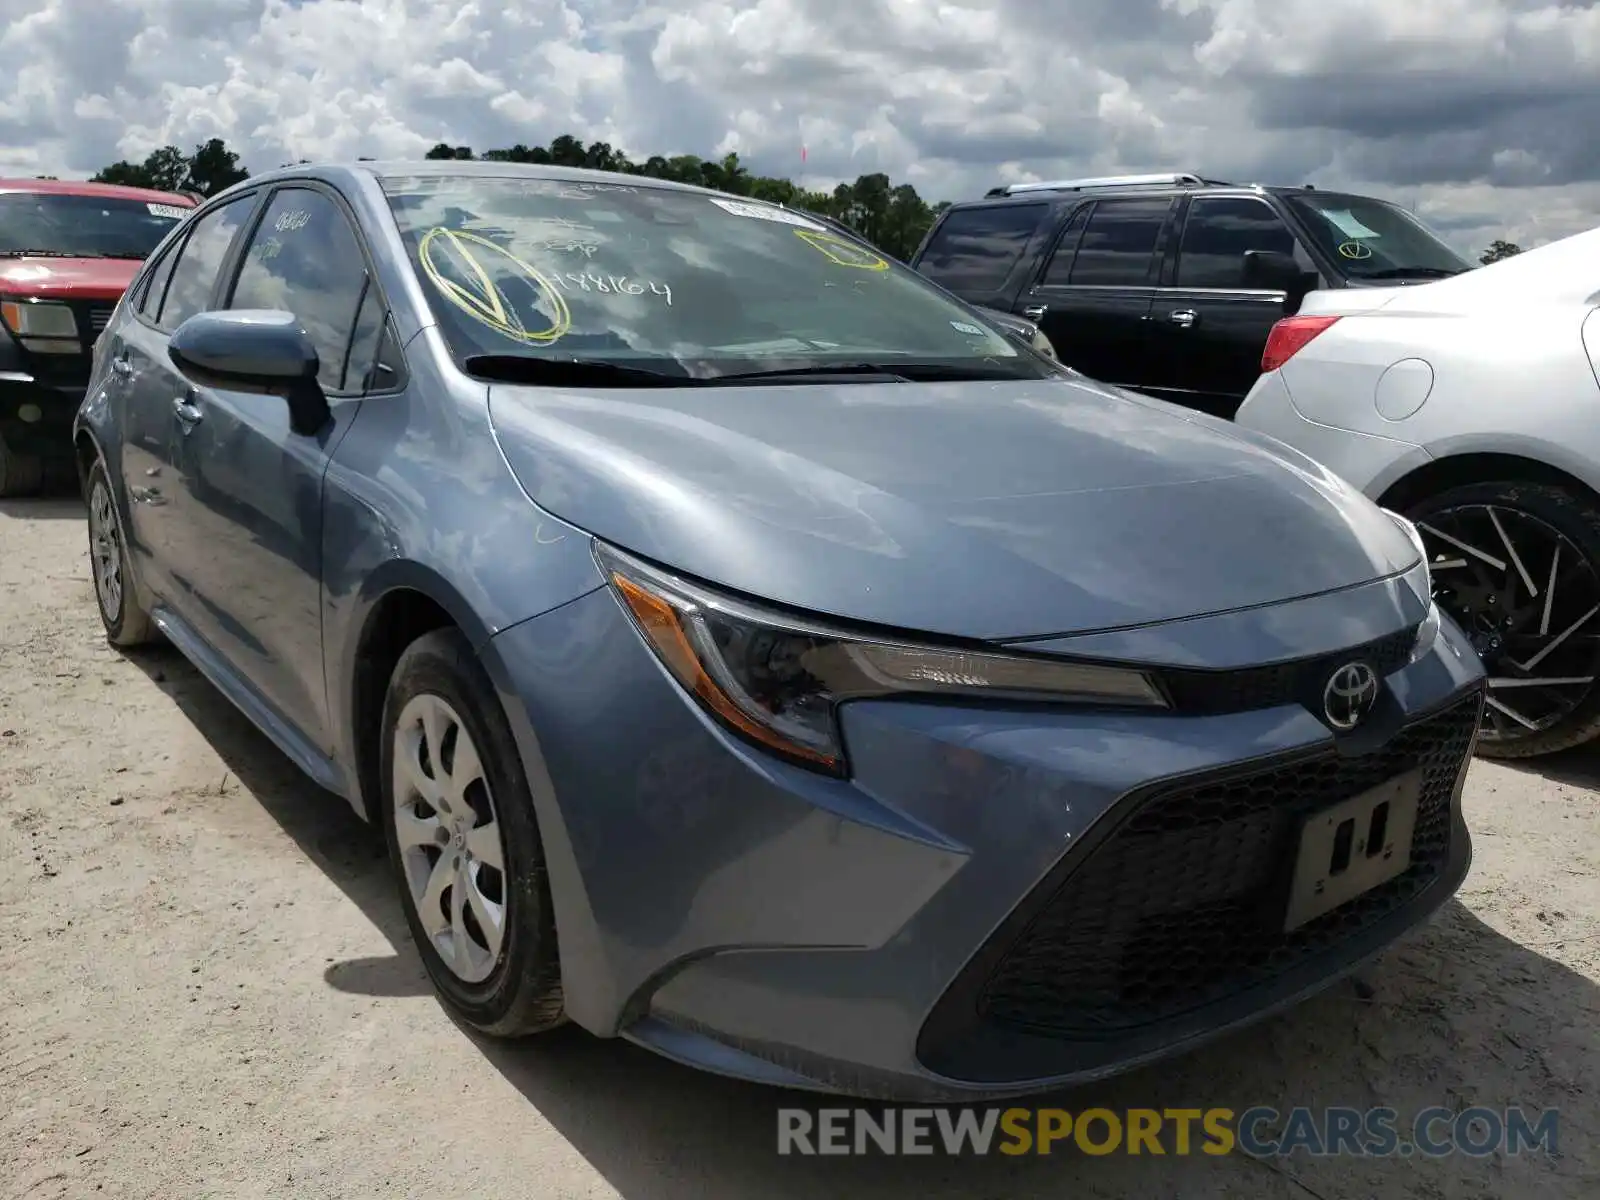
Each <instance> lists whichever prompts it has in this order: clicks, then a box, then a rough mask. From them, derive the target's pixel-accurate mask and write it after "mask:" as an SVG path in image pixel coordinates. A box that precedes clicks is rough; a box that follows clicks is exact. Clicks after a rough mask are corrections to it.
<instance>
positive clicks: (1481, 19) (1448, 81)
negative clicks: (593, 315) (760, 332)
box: [0, 0, 1600, 249]
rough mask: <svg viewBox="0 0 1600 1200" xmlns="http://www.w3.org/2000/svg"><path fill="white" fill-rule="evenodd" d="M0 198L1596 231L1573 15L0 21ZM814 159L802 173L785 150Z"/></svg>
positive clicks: (900, 13)
mask: <svg viewBox="0 0 1600 1200" xmlns="http://www.w3.org/2000/svg"><path fill="white" fill-rule="evenodd" d="M0 62H4V63H5V64H7V71H6V75H7V77H8V79H9V81H10V83H9V86H8V87H7V88H6V89H4V90H0V173H15V174H29V175H31V174H59V175H63V176H70V175H86V174H88V173H90V172H92V171H94V170H95V169H97V168H98V167H100V166H102V165H104V164H105V163H107V162H109V161H114V160H116V159H118V158H142V157H143V156H144V155H145V154H146V153H148V152H149V151H150V150H151V149H153V148H155V147H157V146H160V145H163V144H167V143H174V144H177V145H180V146H183V147H184V148H186V149H187V148H189V147H192V146H193V145H194V144H196V143H198V142H200V141H203V140H205V139H207V138H210V137H215V136H220V137H223V138H225V139H226V140H227V141H228V143H229V144H230V146H232V147H233V148H234V149H236V150H239V151H241V153H242V155H243V159H244V162H245V165H246V166H249V167H252V168H256V169H261V168H268V167H274V166H277V165H278V164H279V163H281V162H284V161H286V160H290V159H298V158H322V157H327V156H336V157H354V156H356V155H362V154H365V155H375V156H379V157H390V156H394V157H404V156H408V155H420V154H421V153H422V152H423V151H424V150H426V149H427V148H428V147H429V146H430V145H432V144H434V143H435V142H438V141H449V142H451V143H453V144H465V145H470V146H473V147H475V148H477V149H479V150H482V149H487V148H490V147H493V146H503V145H510V144H512V143H515V142H518V141H521V142H527V143H530V144H531V143H536V142H548V141H549V140H550V138H551V137H553V136H555V135H556V134H559V133H572V134H574V135H576V136H578V137H580V138H583V139H584V140H586V141H588V140H594V139H604V140H606V141H609V142H611V143H612V144H613V145H617V146H620V147H622V148H624V149H626V150H627V151H628V152H630V153H632V154H635V155H637V156H640V157H643V156H646V155H649V154H652V153H662V154H672V153H694V154H701V155H711V154H721V153H724V152H726V151H728V150H737V151H738V152H739V154H740V156H741V157H742V158H744V159H745V160H746V161H747V162H748V163H749V164H750V165H751V166H752V168H754V169H756V170H758V171H760V172H762V173H770V174H787V175H789V176H790V177H794V178H804V179H806V181H807V182H809V183H812V184H814V185H828V186H831V184H832V183H833V182H834V181H836V180H837V179H839V178H841V177H845V178H854V177H855V176H856V175H858V174H861V173H863V172H866V171H874V170H882V171H886V172H888V174H889V175H890V176H891V177H892V178H893V179H895V180H896V181H897V182H898V181H901V180H909V181H910V182H912V183H914V184H915V185H916V186H917V189H918V190H919V191H920V192H922V193H923V194H924V195H926V196H928V197H929V198H931V199H956V198H962V197H968V196H972V195H977V194H981V193H982V191H983V190H985V189H986V188H988V187H990V186H992V185H993V184H994V183H996V182H998V181H1001V180H1011V179H1029V178H1049V177H1059V176H1062V175H1074V174H1100V173H1104V172H1109V171H1114V170H1122V169H1127V170H1156V169H1167V168H1183V169H1190V170H1197V171H1200V172H1201V173H1203V174H1208V175H1211V176H1214V177H1218V178H1224V179H1247V180H1254V181H1262V182H1279V183H1300V182H1313V183H1317V184H1319V185H1321V186H1324V187H1332V186H1340V187H1348V188H1353V189H1357V190H1363V191H1368V192H1372V193H1376V194H1379V195H1384V196H1388V197H1391V198H1394V199H1397V200H1400V201H1401V202H1403V203H1405V204H1407V205H1412V206H1414V207H1415V208H1416V210H1417V211H1418V212H1419V213H1421V214H1422V215H1423V216H1424V217H1425V218H1427V219H1429V220H1430V221H1431V222H1432V223H1433V224H1434V225H1435V226H1436V227H1438V228H1440V229H1441V230H1442V231H1443V232H1445V234H1446V235H1447V236H1448V237H1449V238H1450V239H1451V240H1452V241H1453V242H1455V243H1457V244H1458V245H1459V246H1460V247H1461V248H1462V249H1478V248H1481V247H1483V246H1484V245H1487V243H1488V241H1489V239H1491V238H1494V237H1508V238H1510V239H1511V240H1514V241H1517V242H1519V243H1520V244H1522V245H1523V246H1525V247H1527V246H1532V245H1535V244H1538V243H1540V242H1543V241H1548V240H1550V239H1552V238H1556V237H1561V236H1563V235H1565V234H1568V233H1573V232H1577V231H1578V230H1581V229H1586V228H1589V227H1591V226H1594V225H1597V224H1600V137H1597V136H1596V130H1597V129H1600V5H1597V3H1596V0H750V2H748V3H742V4H741V3H723V2H719V0H665V2H662V3H650V2H649V0H645V2H644V3H637V2H635V3H628V2H627V0H565V2H563V0H473V2H470V3H447V2H436V0H0ZM802 145H804V146H806V147H807V149H808V155H807V161H806V162H805V163H804V164H802V163H801V161H800V147H801V146H802Z"/></svg>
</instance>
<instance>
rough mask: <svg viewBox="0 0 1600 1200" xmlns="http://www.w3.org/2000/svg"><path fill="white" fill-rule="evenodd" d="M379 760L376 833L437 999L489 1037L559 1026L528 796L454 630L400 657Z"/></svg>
mask: <svg viewBox="0 0 1600 1200" xmlns="http://www.w3.org/2000/svg"><path fill="white" fill-rule="evenodd" d="M381 750H382V759H381V763H382V801H383V804H382V816H381V819H382V821H383V826H384V835H385V838H386V839H387V841H388V844H389V857H390V861H391V863H392V864H393V867H394V870H395V874H396V875H397V876H398V879H399V884H400V901H401V904H402V905H403V906H404V908H405V913H406V921H407V923H408V924H409V925H410V927H411V935H412V937H413V938H414V939H415V941H416V944H417V948H418V951H419V953H420V954H421V955H422V962H423V965H424V967H426V969H427V972H428V975H429V977H430V978H431V979H432V980H433V985H434V988H435V990H437V991H438V993H439V995H440V997H441V998H442V999H443V1000H444V1002H445V1004H446V1005H447V1006H448V1007H449V1008H450V1009H452V1010H453V1011H454V1012H455V1013H456V1014H457V1015H458V1016H459V1017H461V1019H462V1020H464V1021H465V1022H466V1023H467V1024H469V1025H471V1026H472V1027H474V1028H475V1029H478V1030H479V1031H481V1032H483V1033H486V1034H490V1035H492V1036H497V1037H520V1036H522V1035H525V1034H530V1033H537V1032H539V1031H540V1030H544V1029H548V1028H550V1027H552V1026H554V1025H558V1024H560V1023H561V1021H562V1020H563V1014H562V997H561V960H560V956H559V954H558V952H557V945H556V928H555V918H554V915H553V913H552V911H551V902H550V888H549V883H548V881H547V879H546V873H545V861H544V850H543V847H542V845H541V843H540V840H539V830H538V825H537V822H536V820H535V818H534V811H533V797H532V794H531V792H530V791H529V788H528V781H527V777H526V775H525V773H524V772H523V769H522V760H521V758H520V756H519V755H518V753H517V748H516V743H515V741H514V740H513V738H512V734H511V728H510V725H509V724H508V723H507V721H506V717H505V713H504V712H503V711H502V710H501V708H500V701H499V699H498V698H497V697H496V695H495V691H494V687H493V685H492V684H491V683H490V682H489V679H488V676H487V675H486V674H485V673H484V670H483V667H482V666H481V665H480V664H479V662H478V659H477V655H475V654H474V653H473V651H472V647H471V645H470V644H469V643H468V642H467V639H466V638H465V637H464V636H463V635H462V634H461V633H460V632H459V631H457V630H454V629H447V630H439V631H436V632H434V633H430V634H426V635H424V636H423V637H421V638H419V639H418V640H417V641H415V642H413V643H412V644H411V645H410V646H409V647H408V648H407V649H406V651H405V653H404V654H402V655H401V656H400V661H399V663H398V664H397V665H396V666H395V669H394V674H393V676H392V677H391V680H390V684H389V692H388V696H387V697H386V699H385V701H384V711H383V744H382V747H381Z"/></svg>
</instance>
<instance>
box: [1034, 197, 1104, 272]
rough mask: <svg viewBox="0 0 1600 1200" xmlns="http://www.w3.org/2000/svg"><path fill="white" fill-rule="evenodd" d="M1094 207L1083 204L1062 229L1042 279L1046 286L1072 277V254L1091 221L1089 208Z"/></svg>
mask: <svg viewBox="0 0 1600 1200" xmlns="http://www.w3.org/2000/svg"><path fill="white" fill-rule="evenodd" d="M1092 207H1094V206H1093V205H1091V204H1085V205H1082V206H1081V207H1080V208H1079V209H1078V210H1077V211H1076V212H1074V213H1073V214H1072V219H1071V220H1069V221H1068V222H1067V227H1066V228H1065V229H1063V230H1062V231H1061V239H1060V240H1059V241H1058V242H1056V249H1055V253H1054V254H1052V255H1051V256H1050V263H1049V265H1048V266H1046V267H1045V269H1044V279H1043V280H1041V284H1042V285H1043V286H1044V287H1060V286H1061V285H1062V284H1064V283H1066V282H1067V280H1068V279H1069V278H1070V277H1071V275H1072V255H1073V253H1074V251H1076V250H1077V248H1078V239H1079V238H1080V237H1082V236H1083V227H1084V226H1085V225H1087V224H1088V223H1089V210H1090V209H1091V208H1092Z"/></svg>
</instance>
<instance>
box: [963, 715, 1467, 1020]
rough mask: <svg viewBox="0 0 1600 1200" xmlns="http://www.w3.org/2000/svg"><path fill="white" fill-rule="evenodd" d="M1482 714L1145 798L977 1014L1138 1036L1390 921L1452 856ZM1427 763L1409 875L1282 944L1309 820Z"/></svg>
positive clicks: (1092, 858)
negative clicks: (1298, 839)
mask: <svg viewBox="0 0 1600 1200" xmlns="http://www.w3.org/2000/svg"><path fill="white" fill-rule="evenodd" d="M1480 705H1481V700H1480V698H1479V696H1478V695H1476V694H1475V695H1473V696H1472V697H1470V698H1468V699H1467V700H1463V701H1461V702H1459V703H1457V704H1455V705H1453V706H1452V707H1451V708H1449V709H1447V710H1445V711H1443V712H1441V713H1439V714H1437V715H1435V716H1433V717H1431V718H1427V719H1424V720H1423V721H1420V722H1418V723H1417V724H1415V725H1412V726H1410V727H1408V728H1405V729H1403V730H1401V731H1400V732H1399V733H1398V734H1396V736H1395V737H1394V738H1392V739H1391V740H1390V741H1389V742H1388V743H1387V744H1386V745H1384V746H1383V747H1382V748H1381V749H1378V750H1376V751H1373V752H1371V753H1369V754H1364V755H1360V756H1355V757H1344V756H1341V755H1339V754H1337V753H1335V752H1328V753H1325V754H1320V755H1318V756H1316V757H1314V758H1310V759H1300V760H1298V761H1294V762H1290V763H1286V764H1280V765H1277V766H1272V767H1267V768H1265V769H1257V770H1255V771H1252V772H1249V773H1245V774H1236V775H1233V776H1231V777H1230V776H1224V777H1219V778H1213V779H1211V780H1209V781H1204V782H1195V781H1190V782H1187V783H1182V782H1180V783H1177V784H1174V785H1170V786H1167V787H1164V788H1157V789H1156V790H1153V791H1152V792H1150V793H1147V794H1146V795H1145V796H1144V797H1142V798H1133V799H1132V800H1131V801H1130V802H1129V803H1130V804H1131V806H1132V807H1131V809H1130V813H1129V815H1128V816H1127V817H1126V818H1124V819H1122V820H1121V822H1120V824H1119V825H1117V826H1116V827H1115V828H1114V829H1113V831H1112V832H1111V833H1110V834H1109V835H1107V836H1106V838H1105V839H1104V840H1103V841H1101V842H1100V843H1099V844H1098V845H1097V846H1093V847H1091V848H1090V849H1089V850H1088V852H1087V854H1088V857H1087V858H1085V859H1084V860H1083V861H1082V862H1081V863H1080V864H1079V865H1078V866H1077V867H1076V868H1075V869H1072V870H1071V871H1070V873H1069V874H1068V875H1067V877H1066V879H1065V880H1064V881H1063V882H1062V883H1060V884H1059V886H1058V890H1057V891H1056V892H1055V894H1054V895H1053V896H1052V897H1050V898H1049V900H1048V901H1047V902H1046V903H1045V905H1044V907H1043V908H1042V909H1041V911H1040V912H1039V914H1038V915H1037V916H1036V917H1035V918H1034V919H1033V920H1032V921H1031V922H1030V923H1029V924H1028V926H1027V927H1026V928H1025V930H1024V931H1023V932H1022V934H1021V935H1020V936H1019V937H1018V938H1017V940H1016V941H1015V942H1014V943H1013V944H1012V946H1011V947H1010V949H1009V950H1007V951H1006V952H1005V953H1004V955H1003V956H1002V957H1001V958H1000V961H999V962H998V964H997V965H996V967H995V969H994V970H993V972H992V973H991V974H990V976H989V978H988V980H987V982H986V983H985V984H984V986H983V988H982V989H981V991H980V992H979V995H978V1011H979V1014H980V1016H982V1017H983V1018H984V1019H985V1020H987V1021H989V1022H992V1023H995V1024H999V1025H1002V1026H1008V1027H1011V1028H1015V1029H1022V1030H1027V1031H1030V1032H1034V1033H1042V1034H1045V1035H1048V1036H1062V1035H1068V1034H1073V1035H1079V1036H1085V1035H1087V1036H1093V1035H1096V1034H1111V1033H1117V1032H1121V1031H1127V1030H1134V1029H1139V1028H1142V1027H1146V1026H1151V1025H1155V1024H1158V1023H1160V1022H1163V1021H1165V1020H1168V1019H1170V1018H1173V1017H1176V1016H1179V1015H1181V1014H1183V1013H1184V1012H1187V1011H1189V1010H1191V1009H1195V1008H1199V1007H1202V1006H1204V1005H1206V1004H1209V1003H1212V1002H1214V1001H1217V1000H1220V999H1223V998H1225V997H1227V996H1230V995H1233V994H1235V993H1237V992H1240V991H1243V990H1244V989H1246V988H1249V987H1252V986H1254V985H1257V984H1261V983H1265V982H1267V981H1269V980H1271V979H1272V978H1273V977H1275V976H1277V975H1280V974H1282V973H1283V972H1284V971H1287V970H1289V969H1291V968H1293V967H1295V966H1296V965H1298V964H1300V963H1302V962H1304V961H1305V960H1307V959H1308V958H1311V957H1313V956H1315V955H1317V954H1319V953H1320V952H1322V951H1325V950H1328V949H1330V948H1333V947H1335V946H1337V945H1338V944H1339V943H1341V942H1343V941H1344V940H1345V939H1347V938H1349V937H1350V936H1351V935H1353V934H1355V933H1357V932H1359V931H1361V930H1362V929H1365V928H1367V927H1369V926H1371V925H1372V924H1374V923H1375V922H1377V921H1379V920H1381V919H1382V918H1384V917H1385V916H1387V915H1388V914H1389V913H1391V912H1393V911H1394V910H1395V909H1397V908H1398V907H1400V906H1401V905H1403V904H1405V903H1406V902H1408V901H1409V900H1411V899H1413V898H1414V897H1416V896H1417V895H1418V894H1420V893H1421V892H1422V891H1423V890H1424V889H1425V888H1427V887H1428V886H1429V884H1431V883H1432V882H1433V881H1434V880H1435V879H1436V878H1437V877H1438V875H1439V873H1440V871H1441V870H1442V869H1443V868H1444V866H1445V864H1446V862H1447V860H1448V858H1449V852H1450V825H1451V813H1450V807H1451V799H1452V796H1453V795H1454V792H1455V785H1456V781H1457V778H1458V776H1459V773H1460V770H1461V767H1462V764H1463V762H1464V761H1465V760H1466V758H1467V756H1468V755H1469V754H1470V752H1471V748H1472V738H1473V733H1474V731H1475V730H1476V728H1477V724H1478V717H1479V709H1480ZM1419 766H1420V767H1421V768H1422V771H1423V779H1422V789H1421V794H1420V797H1419V801H1418V811H1417V823H1416V827H1415V832H1414V835H1413V842H1412V852H1411V853H1412V861H1411V866H1410V867H1409V868H1408V869H1407V870H1406V872H1405V873H1404V874H1402V875H1400V876H1398V877H1397V878H1395V879H1392V880H1390V881H1389V882H1388V883H1385V884H1382V885H1380V886H1378V887H1376V888H1374V889H1372V890H1371V891H1369V892H1367V893H1365V894H1363V895H1361V896H1358V897H1356V898H1355V899H1353V900H1350V901H1348V902H1347V903H1345V904H1343V905H1341V906H1339V907H1338V908H1336V909H1333V910H1332V911H1331V912H1328V913H1325V914H1324V915H1322V916H1321V917H1318V918H1316V919H1315V920H1313V921H1311V922H1310V923H1308V924H1306V925H1304V926H1302V927H1301V928H1299V929H1296V930H1294V931H1293V932H1290V933H1285V932H1284V931H1283V928H1282V925H1283V914H1284V911H1285V908H1284V906H1285V903H1286V900H1287V894H1288V885H1289V875H1290V869H1291V867H1292V864H1293V860H1294V851H1295V843H1294V838H1295V836H1296V833H1297V831H1298V829H1299V824H1300V821H1301V819H1302V818H1304V817H1305V816H1306V815H1308V814H1309V813H1312V812H1315V811H1317V810H1319V809H1322V808H1325V807H1327V806H1330V805H1333V804H1337V803H1339V802H1340V801H1342V800H1345V799H1348V798H1349V797H1351V796H1354V795H1357V794H1359V793H1361V792H1363V791H1366V790H1367V789H1368V788H1372V787H1375V786H1377V785H1378V784H1380V783H1383V782H1385V781H1386V780H1389V779H1392V778H1394V777H1395V776H1397V775H1400V774H1403V773H1405V772H1406V771H1409V770H1411V769H1413V768H1415V767H1419ZM1043 886H1051V884H1049V883H1047V884H1045V885H1043Z"/></svg>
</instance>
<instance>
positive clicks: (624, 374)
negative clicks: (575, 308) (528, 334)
mask: <svg viewBox="0 0 1600 1200" xmlns="http://www.w3.org/2000/svg"><path fill="white" fill-rule="evenodd" d="M461 365H462V367H464V368H465V369H466V372H467V374H468V375H475V376H477V377H478V378H480V379H496V380H499V381H501V382H503V383H539V384H546V385H549V386H551V387H562V386H566V387H691V386H693V385H695V384H697V383H701V382H703V380H699V379H691V378H690V377H689V376H687V375H670V374H668V373H667V372H665V371H652V370H650V369H648V368H646V367H624V366H621V365H619V364H618V363H612V362H606V361H604V360H603V359H598V358H542V357H539V356H537V355H533V354H469V355H467V357H466V358H465V359H463V360H462V363H461Z"/></svg>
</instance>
